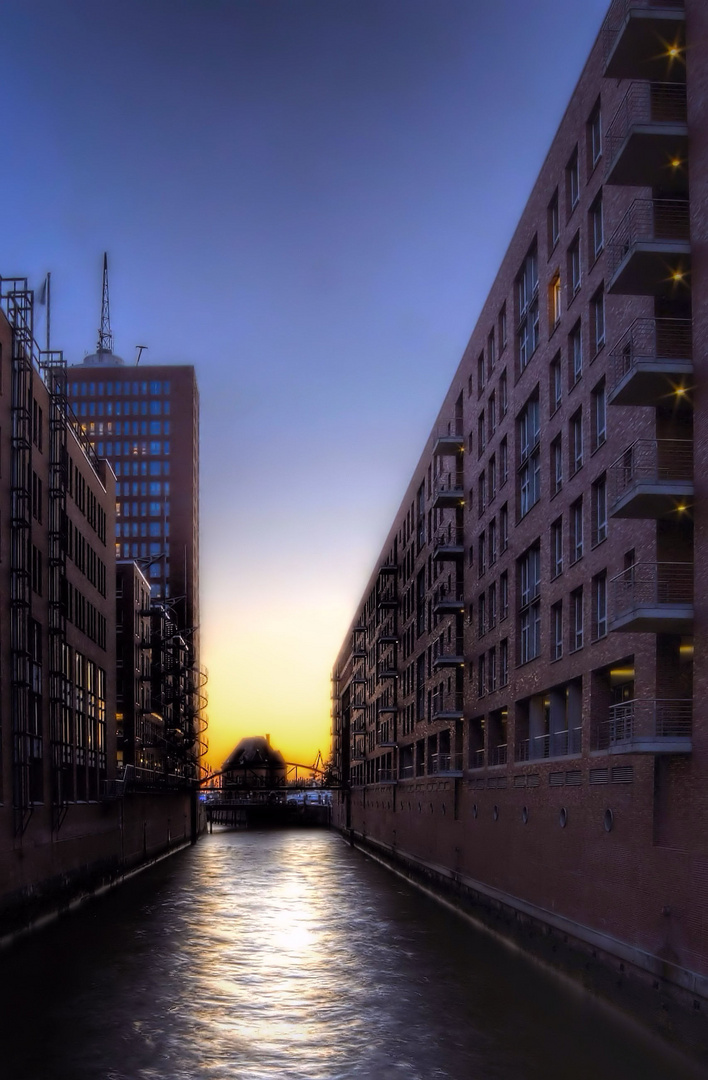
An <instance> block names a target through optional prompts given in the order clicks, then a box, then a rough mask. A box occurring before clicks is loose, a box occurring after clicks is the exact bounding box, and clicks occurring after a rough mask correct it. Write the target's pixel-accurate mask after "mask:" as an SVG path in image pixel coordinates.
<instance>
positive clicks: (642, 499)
mask: <svg viewBox="0 0 708 1080" xmlns="http://www.w3.org/2000/svg"><path fill="white" fill-rule="evenodd" d="M692 487H693V440H692V439H636V440H635V441H634V442H633V443H632V444H631V445H630V446H628V447H627V449H626V450H625V451H624V453H623V454H621V455H620V457H618V458H617V460H616V461H614V462H613V463H612V465H611V466H610V499H611V503H612V508H613V511H615V512H617V510H618V509H621V508H622V507H624V508H625V510H626V512H625V514H624V516H627V517H643V516H648V517H652V516H654V514H655V513H656V514H658V515H660V514H661V510H662V508H663V506H664V503H666V509H669V510H671V509H673V508H674V504H675V503H676V499H678V500H679V501H681V499H682V497H684V496H687V495H690V494H691V492H692ZM667 500H668V501H667ZM632 503H638V504H639V505H638V506H637V507H636V508H635V509H633V508H632V505H631V504H632ZM653 508H654V509H653Z"/></svg>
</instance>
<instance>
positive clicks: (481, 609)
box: [477, 593, 487, 637]
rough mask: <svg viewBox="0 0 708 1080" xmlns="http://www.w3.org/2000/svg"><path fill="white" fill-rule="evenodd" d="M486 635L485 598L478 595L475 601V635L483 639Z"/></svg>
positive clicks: (482, 594)
mask: <svg viewBox="0 0 708 1080" xmlns="http://www.w3.org/2000/svg"><path fill="white" fill-rule="evenodd" d="M486 633H487V597H486V594H485V593H480V595H479V599H478V600H477V634H478V636H479V637H484V635H485V634H486Z"/></svg>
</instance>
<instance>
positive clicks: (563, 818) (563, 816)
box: [558, 806, 568, 829]
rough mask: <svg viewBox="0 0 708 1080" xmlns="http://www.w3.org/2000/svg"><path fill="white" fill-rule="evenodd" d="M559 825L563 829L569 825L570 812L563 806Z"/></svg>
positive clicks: (559, 816)
mask: <svg viewBox="0 0 708 1080" xmlns="http://www.w3.org/2000/svg"><path fill="white" fill-rule="evenodd" d="M558 824H559V825H560V827H561V829H564V828H565V827H566V825H567V824H568V811H567V810H566V808H565V807H564V806H561V812H560V814H559V815H558Z"/></svg>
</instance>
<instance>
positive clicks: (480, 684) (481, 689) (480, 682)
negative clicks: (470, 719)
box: [477, 653, 487, 697]
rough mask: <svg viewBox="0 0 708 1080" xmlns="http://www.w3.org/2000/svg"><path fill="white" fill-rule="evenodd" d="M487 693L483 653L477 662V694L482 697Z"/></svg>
mask: <svg viewBox="0 0 708 1080" xmlns="http://www.w3.org/2000/svg"><path fill="white" fill-rule="evenodd" d="M486 692H487V683H486V672H485V656H484V653H482V655H481V656H480V657H479V658H478V660H477V694H478V695H479V697H484V695H485V694H486Z"/></svg>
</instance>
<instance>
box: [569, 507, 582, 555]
mask: <svg viewBox="0 0 708 1080" xmlns="http://www.w3.org/2000/svg"><path fill="white" fill-rule="evenodd" d="M582 557H583V500H582V498H580V499H576V501H575V502H574V503H573V505H572V506H571V508H570V561H571V564H572V563H576V562H577V561H578V559H582Z"/></svg>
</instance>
